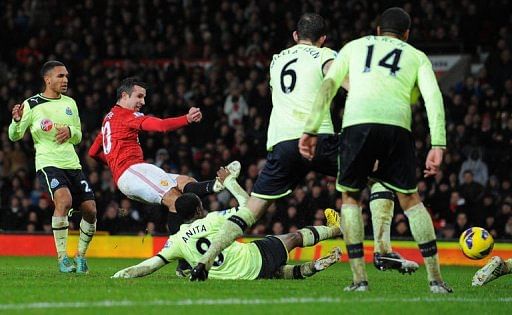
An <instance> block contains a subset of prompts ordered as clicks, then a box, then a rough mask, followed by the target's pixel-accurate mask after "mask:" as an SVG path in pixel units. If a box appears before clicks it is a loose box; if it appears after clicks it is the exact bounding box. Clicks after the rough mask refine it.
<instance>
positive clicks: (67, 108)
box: [66, 107, 73, 116]
mask: <svg viewBox="0 0 512 315" xmlns="http://www.w3.org/2000/svg"><path fill="white" fill-rule="evenodd" d="M66 115H69V116H71V115H73V112H72V111H71V108H70V107H66Z"/></svg>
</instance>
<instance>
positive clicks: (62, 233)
mask: <svg viewBox="0 0 512 315" xmlns="http://www.w3.org/2000/svg"><path fill="white" fill-rule="evenodd" d="M68 226H69V222H68V217H67V216H63V217H55V216H53V217H52V230H53V239H54V240H55V248H56V250H57V258H58V259H59V260H61V259H62V258H64V257H66V256H67V253H66V249H67V244H68Z"/></svg>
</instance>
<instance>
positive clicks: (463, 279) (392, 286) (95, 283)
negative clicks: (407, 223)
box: [0, 257, 512, 315]
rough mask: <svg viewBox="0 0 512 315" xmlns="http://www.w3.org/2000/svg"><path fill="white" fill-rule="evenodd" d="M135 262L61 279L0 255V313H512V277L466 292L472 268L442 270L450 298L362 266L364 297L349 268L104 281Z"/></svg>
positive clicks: (420, 278) (38, 263) (31, 262)
mask: <svg viewBox="0 0 512 315" xmlns="http://www.w3.org/2000/svg"><path fill="white" fill-rule="evenodd" d="M139 261H140V260H137V259H89V268H90V269H91V272H90V273H89V274H88V275H85V276H84V275H76V274H71V275H67V274H60V273H59V272H58V271H57V264H56V261H55V260H54V259H53V258H34V257H26V258H24V257H0V280H1V281H0V292H1V294H0V314H74V315H77V314H88V315H90V314H124V315H126V314H144V315H147V314H159V315H161V314H223V315H224V314H237V315H241V314H265V315H274V314H286V315H293V314H322V315H323V314H413V315H418V314H512V296H511V293H512V275H510V276H508V277H507V276H505V277H502V278H500V279H498V280H496V281H494V282H491V283H490V284H489V285H487V286H486V287H482V288H472V287H471V284H470V283H471V277H472V276H473V274H474V272H475V271H476V268H469V267H444V268H443V269H442V271H443V275H444V278H445V280H446V281H447V282H448V283H449V284H450V285H451V286H452V287H453V289H454V290H455V293H454V294H451V295H433V294H430V293H429V292H428V287H427V283H426V272H425V269H424V267H421V268H420V270H419V271H418V272H417V273H416V274H414V275H411V276H409V275H400V274H398V273H397V272H391V271H388V272H379V271H377V270H376V269H375V268H374V267H373V266H372V265H367V270H368V274H369V278H370V290H371V291H370V292H365V293H358V292H348V293H347V292H343V291H342V289H343V287H344V286H345V285H347V284H348V283H349V282H350V279H351V274H350V270H349V266H348V264H345V263H340V264H337V265H335V266H333V267H331V268H330V269H328V270H327V271H325V272H321V273H319V274H317V275H315V276H314V277H312V278H309V279H307V280H295V281H293V280H257V281H242V280H239V281H220V280H209V281H207V282H204V283H191V282H189V281H188V280H184V279H180V278H177V277H176V276H175V275H174V268H175V266H174V265H173V264H171V265H169V266H166V267H164V268H163V269H161V270H160V271H158V272H156V273H154V274H153V275H150V276H148V277H145V278H139V279H110V278H109V277H110V276H111V275H112V274H114V273H115V271H117V270H119V269H121V268H124V267H127V266H130V265H132V264H135V263H137V262H139Z"/></svg>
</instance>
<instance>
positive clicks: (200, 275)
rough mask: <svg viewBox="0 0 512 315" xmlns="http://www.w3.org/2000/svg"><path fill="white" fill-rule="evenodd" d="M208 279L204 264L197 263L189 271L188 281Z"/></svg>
mask: <svg viewBox="0 0 512 315" xmlns="http://www.w3.org/2000/svg"><path fill="white" fill-rule="evenodd" d="M206 279H208V270H207V269H206V265H205V264H203V263H198V264H197V266H195V267H194V269H192V272H190V281H206Z"/></svg>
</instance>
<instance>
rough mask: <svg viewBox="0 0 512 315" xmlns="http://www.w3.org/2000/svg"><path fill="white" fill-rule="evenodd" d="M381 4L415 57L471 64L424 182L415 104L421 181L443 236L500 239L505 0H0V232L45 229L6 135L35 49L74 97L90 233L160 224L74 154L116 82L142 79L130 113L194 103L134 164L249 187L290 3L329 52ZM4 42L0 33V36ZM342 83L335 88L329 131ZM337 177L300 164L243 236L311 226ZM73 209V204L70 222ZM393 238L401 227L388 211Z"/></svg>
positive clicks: (423, 139)
mask: <svg viewBox="0 0 512 315" xmlns="http://www.w3.org/2000/svg"><path fill="white" fill-rule="evenodd" d="M393 5H400V6H402V7H403V8H404V9H406V10H407V11H408V12H410V14H411V16H412V19H413V25H412V30H411V40H410V42H411V43H412V44H413V45H416V46H417V47H419V48H421V49H423V50H425V51H426V52H427V53H439V52H452V53H467V54H470V55H471V56H472V58H473V60H475V61H478V60H480V56H482V54H483V53H488V57H487V59H486V63H485V66H484V67H482V68H481V70H480V71H479V72H478V74H477V75H468V76H467V77H465V78H464V79H463V80H461V81H460V82H459V83H458V84H456V85H455V86H453V88H452V89H451V90H450V92H449V93H447V94H445V95H444V98H445V106H446V113H447V137H448V148H447V151H446V155H445V162H444V165H443V168H442V172H441V173H440V174H438V175H437V176H436V177H435V178H433V179H423V178H422V176H421V174H422V171H421V170H422V165H423V161H424V160H425V156H426V153H427V152H428V148H429V138H428V123H427V119H426V112H425V109H424V107H423V106H421V104H419V105H418V106H415V108H414V114H413V115H414V118H413V133H414V137H415V140H416V149H417V156H418V172H417V174H418V180H419V186H418V187H419V191H420V194H421V197H422V198H423V200H424V202H425V204H426V205H427V207H428V209H429V210H430V212H431V215H432V217H433V219H434V223H435V226H436V230H437V232H438V235H439V237H441V238H447V239H451V238H457V237H458V235H459V234H460V232H461V231H463V230H464V229H466V228H467V227H469V226H472V225H477V226H482V227H484V228H486V229H488V230H489V231H490V232H491V233H492V234H493V235H494V236H495V237H496V238H509V239H511V238H512V184H511V178H512V177H511V175H512V103H511V102H512V61H511V56H510V50H511V48H512V35H511V34H512V32H511V31H512V19H511V16H510V14H509V12H512V10H511V9H512V8H511V5H510V4H509V3H508V1H505V0H501V1H476V0H475V1H471V0H461V1H429V0H421V1H408V2H404V1H379V2H374V1H365V0H362V1H361V0H360V1H350V0H349V1H341V0H339V1H318V0H316V1H313V0H310V1H307V0H300V1H297V0H296V1H287V0H284V1H276V0H274V1H272V0H261V1H255V0H252V1H234V0H229V1H228V0H221V1H206V0H197V1H186V0H184V1H177V0H149V1H144V0H139V1H127V0H105V1H92V0H85V1H81V2H79V3H75V2H72V1H57V0H48V1H35V0H25V1H14V0H6V1H2V2H0V14H1V17H0V36H1V38H2V39H3V44H2V45H1V46H0V103H1V104H2V106H0V126H1V130H0V149H1V150H0V206H1V210H0V230H8V231H13V230H14V231H28V232H46V233H50V232H51V216H52V213H53V208H52V207H53V205H52V202H51V200H50V198H49V196H48V195H47V194H46V193H45V192H43V190H42V189H41V185H40V184H39V183H38V182H37V180H36V179H35V176H34V173H35V171H34V161H33V160H34V147H33V143H32V140H31V138H30V135H29V134H28V133H27V135H26V136H25V138H24V139H23V140H22V141H19V142H16V143H12V142H10V141H9V139H8V137H7V129H8V125H9V123H10V120H11V114H10V111H11V109H12V107H13V105H14V104H16V103H19V102H22V101H23V100H24V99H26V98H28V97H30V96H32V95H34V94H36V93H38V92H40V89H41V86H42V81H41V79H40V77H39V69H40V67H41V65H42V63H44V62H45V61H46V60H49V59H56V60H59V61H62V62H64V63H65V64H66V66H67V68H68V70H69V72H70V74H71V78H70V84H69V86H70V89H69V93H68V95H69V96H71V97H73V98H74V99H75V100H76V101H77V104H78V106H79V110H80V116H81V120H82V128H83V140H82V143H81V144H80V145H79V146H78V147H77V150H78V152H79V156H80V158H81V161H82V165H83V169H84V171H85V173H86V175H87V176H88V178H89V181H90V184H91V186H92V188H93V189H94V191H95V194H96V197H97V204H98V230H102V231H107V232H109V233H111V234H124V233H138V234H144V233H151V234H160V233H165V232H166V226H165V223H166V220H167V212H166V209H163V208H162V207H159V206H148V205H143V204H140V203H137V202H134V201H131V200H129V199H127V198H126V197H124V196H123V195H122V194H121V193H120V192H119V191H117V190H116V187H115V185H114V183H113V181H112V178H111V175H110V173H109V171H108V169H107V168H106V167H105V166H103V165H99V164H98V163H96V162H95V161H94V160H92V159H90V158H89V157H88V156H87V150H88V148H89V146H90V144H91V141H92V139H94V137H95V135H96V134H97V132H98V130H99V128H100V126H101V121H102V118H103V115H104V114H105V113H106V112H107V111H108V110H109V109H110V107H111V106H112V105H114V103H115V89H116V87H117V86H118V84H119V82H120V80H121V79H123V78H124V77H126V76H129V75H137V76H139V77H141V78H142V79H143V80H145V81H147V82H148V83H149V89H148V96H147V98H146V106H145V108H144V109H143V112H145V113H146V114H150V115H155V116H158V117H167V116H175V115H181V114H184V113H186V112H187V111H188V108H189V107H191V106H197V107H200V108H201V110H202V112H203V117H204V118H203V121H202V122H201V123H200V124H197V125H193V126H189V127H186V128H183V129H181V130H178V131H176V132H170V133H167V134H164V135H161V134H152V133H141V134H140V142H141V145H142V147H143V150H144V153H145V158H146V159H147V161H148V162H150V163H154V164H156V165H157V166H159V167H162V168H163V169H165V170H166V171H168V172H172V173H179V174H188V175H191V176H193V177H195V178H197V179H199V180H206V179H211V178H214V177H215V172H216V170H217V169H218V168H219V167H220V166H222V165H226V164H228V163H229V162H230V161H232V160H235V159H236V160H239V161H240V162H241V163H242V166H243V169H242V172H241V175H240V177H239V181H240V183H241V184H242V186H243V187H244V188H245V189H246V190H248V191H251V189H252V185H253V184H254V181H255V179H256V178H257V176H258V173H259V170H260V169H261V168H262V165H263V163H264V158H265V156H266V151H265V142H266V128H267V123H268V118H269V115H270V112H271V109H272V103H271V95H270V90H269V86H268V65H269V61H270V60H271V57H272V54H274V53H276V52H279V51H280V50H281V49H283V48H285V47H287V46H290V45H292V44H293V42H292V37H291V33H292V32H293V31H294V29H295V25H296V22H297V20H298V18H299V16H300V15H301V13H302V12H317V13H319V14H321V15H322V16H324V17H325V18H326V21H327V30H328V40H327V43H326V45H327V46H328V47H331V48H333V49H335V50H339V49H340V48H341V47H342V46H343V45H344V44H345V43H346V42H348V41H349V40H352V39H354V38H357V37H360V36H363V35H367V34H374V29H375V26H376V22H377V18H378V13H379V12H381V11H383V10H384V9H385V8H387V7H389V6H393ZM6 39H8V40H6ZM344 97H345V95H344V93H343V92H340V93H339V95H338V96H337V97H336V98H335V101H334V103H335V105H334V106H333V119H334V123H335V126H336V127H337V129H338V130H339V126H340V119H341V115H342V108H343V102H344ZM334 183H335V179H334V178H329V177H325V176H323V175H321V174H316V173H310V174H308V175H307V177H306V178H305V179H304V181H303V182H302V183H301V184H300V185H299V186H298V187H297V189H295V191H294V192H293V194H292V195H291V196H289V197H288V198H285V199H282V200H279V201H278V202H276V203H275V205H273V206H272V207H271V208H270V210H269V211H268V212H267V214H266V215H265V216H264V217H263V218H262V219H261V220H260V221H258V223H257V224H256V225H254V227H252V229H251V230H250V233H251V234H256V235H264V234H268V233H272V234H280V233H285V232H288V231H293V230H295V229H297V228H300V227H302V226H304V225H312V224H313V225H314V224H323V223H324V220H325V219H324V216H323V211H322V210H323V209H324V208H325V207H335V208H337V209H339V208H340V205H341V199H340V196H339V194H338V193H337V192H336V190H335V185H334ZM204 202H205V208H207V209H210V210H212V211H214V210H220V209H224V208H227V207H230V206H232V205H234V204H235V202H236V201H235V200H234V199H233V198H232V196H230V194H229V193H227V192H222V193H220V194H218V195H211V196H210V197H208V198H205V200H204ZM361 204H362V205H363V207H364V222H365V231H366V233H367V235H368V236H371V220H370V216H369V209H368V192H367V191H366V192H365V193H364V194H363V197H362V199H361ZM77 222H79V215H78V214H76V215H73V216H72V225H73V226H74V228H75V229H76V228H77ZM392 235H393V236H394V237H410V231H409V227H408V224H407V219H406V218H405V216H404V215H403V212H402V211H401V210H400V209H399V208H398V207H397V208H396V209H395V217H394V219H393V228H392Z"/></svg>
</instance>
